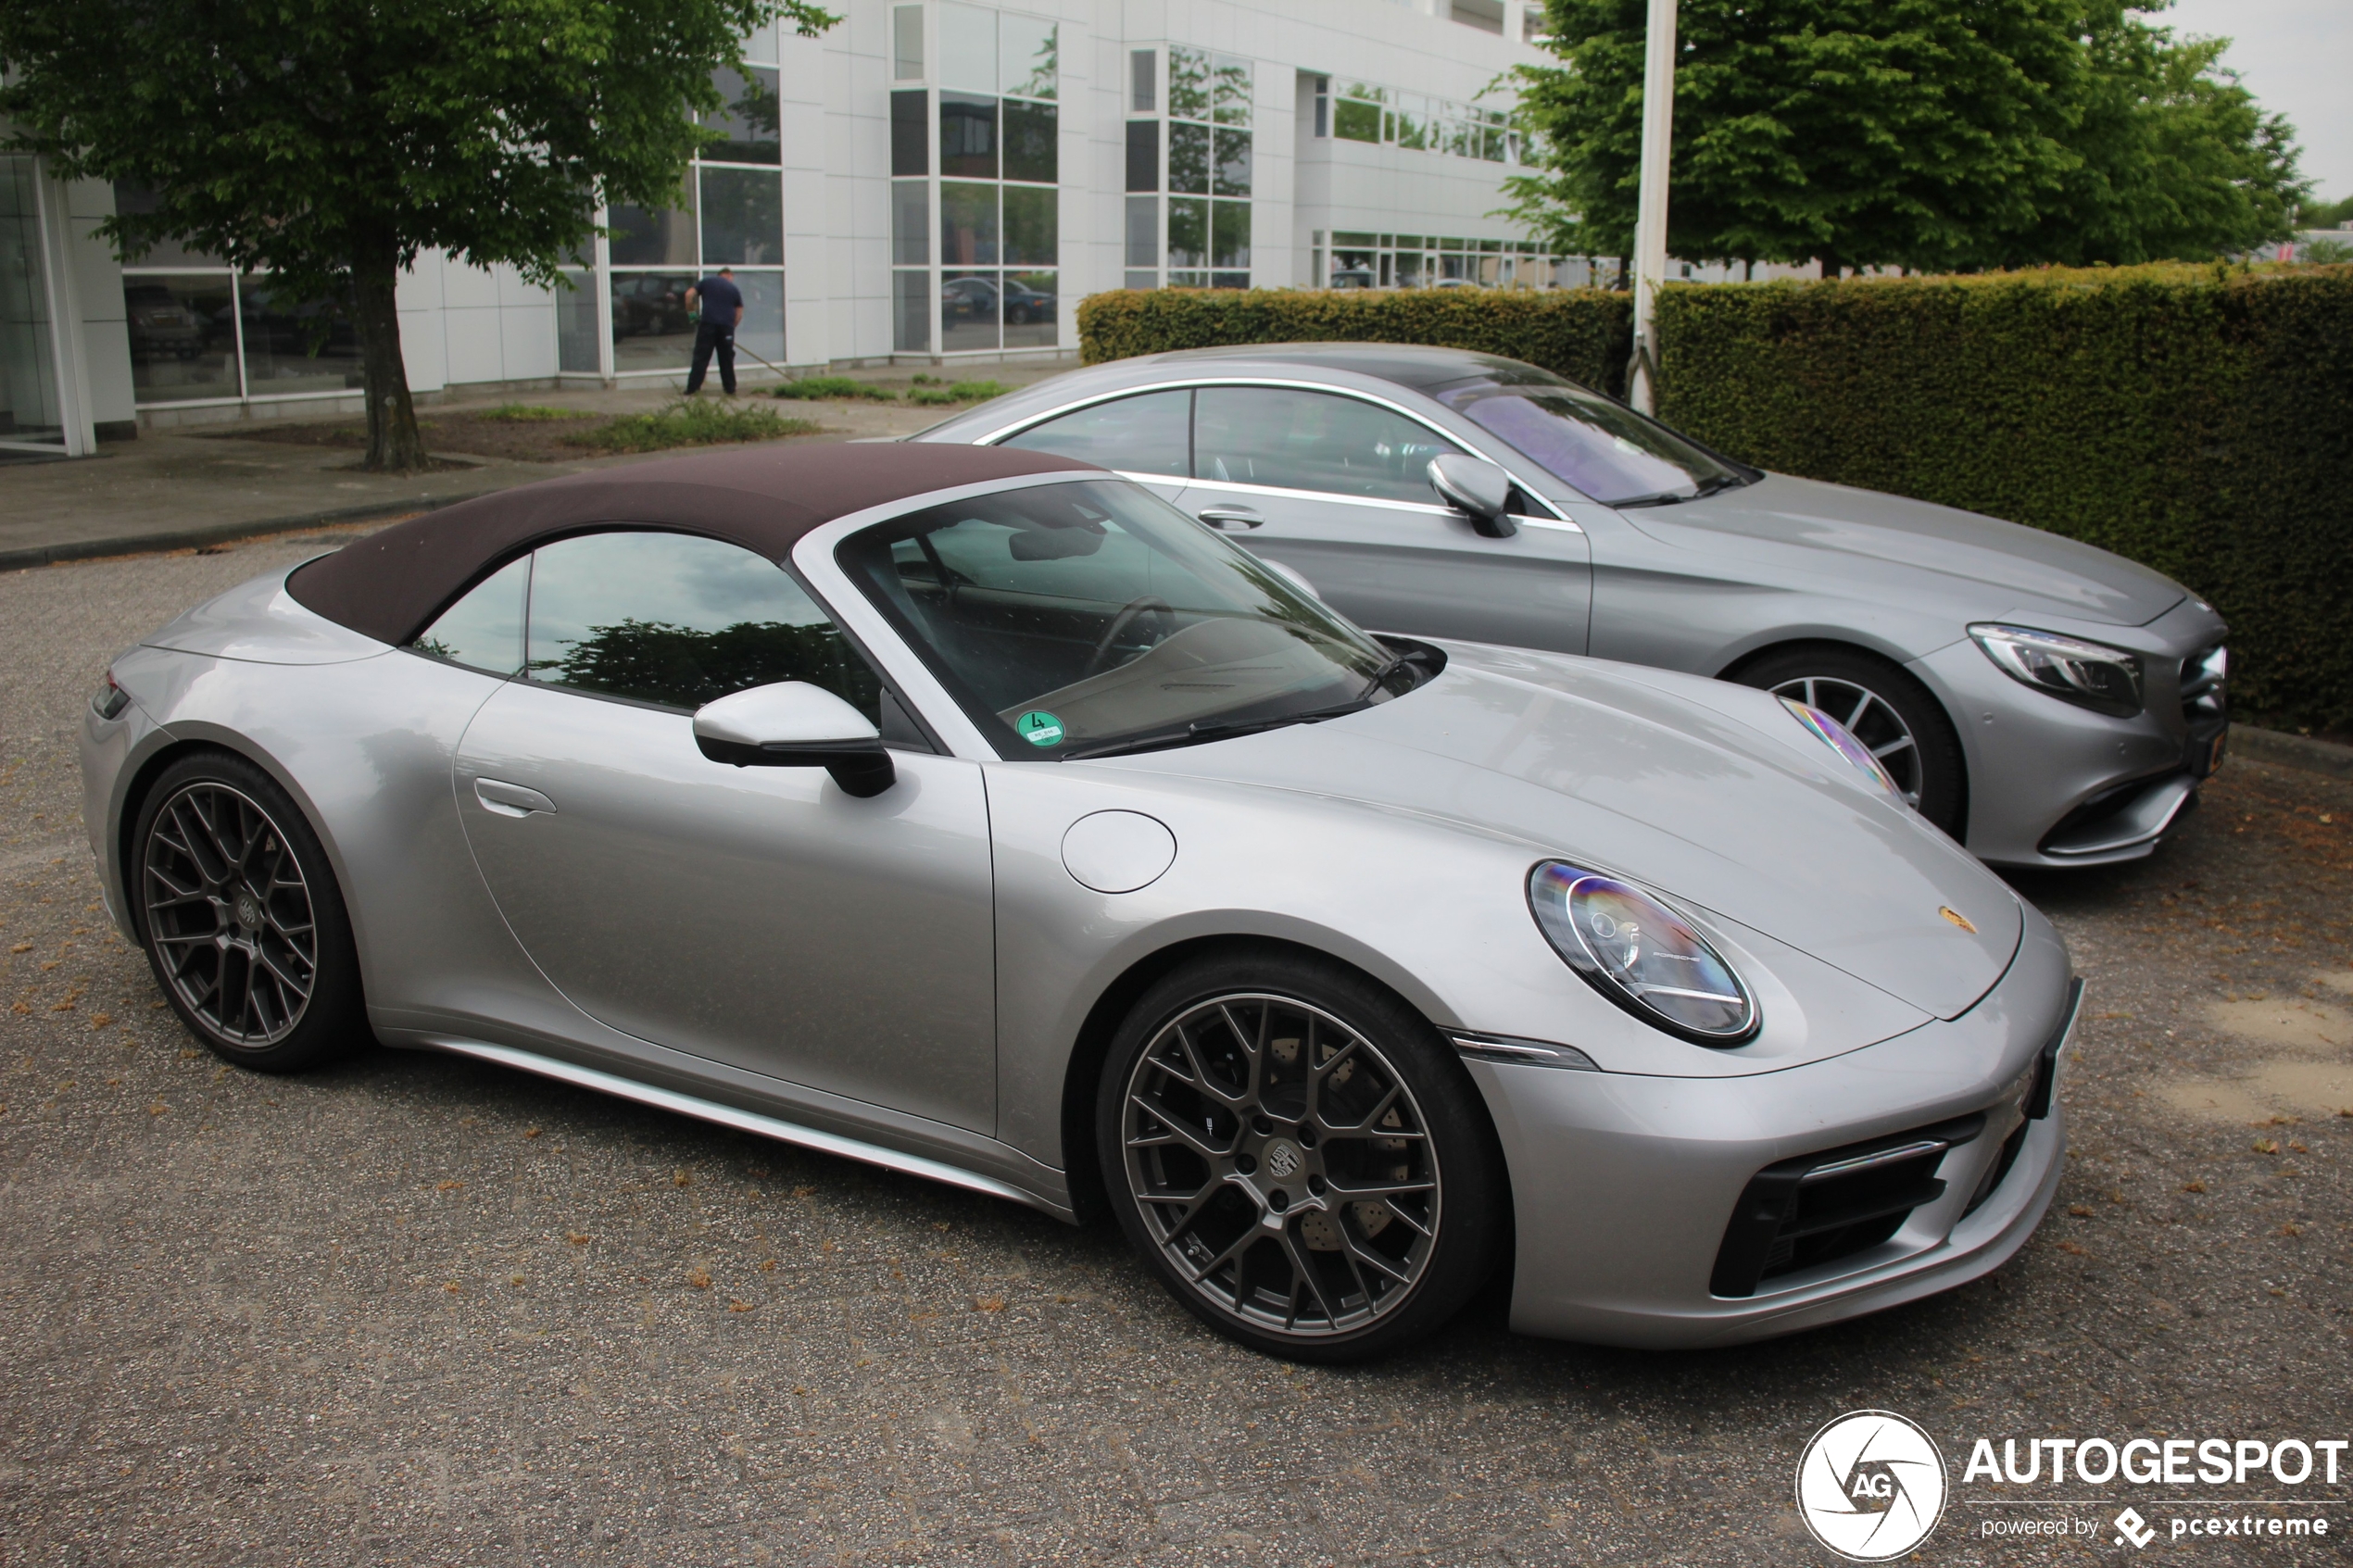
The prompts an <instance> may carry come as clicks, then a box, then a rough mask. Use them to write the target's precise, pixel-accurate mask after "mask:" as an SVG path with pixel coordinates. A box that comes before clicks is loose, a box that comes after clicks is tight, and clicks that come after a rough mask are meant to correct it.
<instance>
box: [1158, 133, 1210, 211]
mask: <svg viewBox="0 0 2353 1568" xmlns="http://www.w3.org/2000/svg"><path fill="white" fill-rule="evenodd" d="M1168 188H1169V189H1170V190H1172V191H1177V192H1181V193H1183V194H1186V195H1189V196H1205V195H1207V194H1209V127H1208V126H1206V125H1181V124H1176V125H1171V126H1169V128H1168Z"/></svg>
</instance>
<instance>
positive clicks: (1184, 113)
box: [1168, 48, 1209, 119]
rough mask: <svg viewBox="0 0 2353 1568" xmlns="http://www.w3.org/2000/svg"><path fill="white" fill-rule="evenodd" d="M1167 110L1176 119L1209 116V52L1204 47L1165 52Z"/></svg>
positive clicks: (1205, 117)
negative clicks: (1166, 63) (1166, 53)
mask: <svg viewBox="0 0 2353 1568" xmlns="http://www.w3.org/2000/svg"><path fill="white" fill-rule="evenodd" d="M1168 112H1169V113H1170V114H1172V115H1175V116H1176V118H1177V119H1208V118H1209V55H1208V53H1207V52H1206V51H1205V50H1201V49H1181V48H1179V49H1171V50H1169V51H1168Z"/></svg>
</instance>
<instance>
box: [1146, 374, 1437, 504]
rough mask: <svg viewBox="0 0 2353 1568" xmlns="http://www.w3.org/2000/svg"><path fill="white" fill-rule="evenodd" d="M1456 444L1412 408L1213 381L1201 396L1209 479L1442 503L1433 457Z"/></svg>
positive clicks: (1197, 428)
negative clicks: (1432, 477)
mask: <svg viewBox="0 0 2353 1568" xmlns="http://www.w3.org/2000/svg"><path fill="white" fill-rule="evenodd" d="M1454 450H1456V447H1455V446H1454V445H1453V443H1452V442H1449V441H1447V440H1446V439H1444V438H1443V437H1442V436H1440V435H1438V434H1436V433H1433V432H1432V431H1430V430H1429V429H1428V427H1427V426H1424V425H1420V424H1417V423H1416V422H1415V421H1414V420H1409V419H1407V418H1406V417H1405V416H1404V415H1403V414H1397V413H1391V412H1390V410H1389V409H1387V408H1377V407H1375V406H1374V405H1372V404H1370V403H1364V402H1359V401H1358V400H1357V399H1355V398H1353V397H1342V396H1337V395H1332V394H1329V393H1322V392H1300V391H1294V390H1292V389H1290V388H1288V387H1255V386H1205V387H1202V389H1201V392H1200V394H1199V395H1198V396H1197V397H1196V398H1195V400H1194V404H1193V472H1194V474H1195V475H1196V476H1197V477H1199V478H1202V479H1209V480H1219V479H1224V480H1233V481H1236V482H1238V483H1244V484H1274V485H1280V486H1282V487H1284V488H1286V489H1291V490H1319V491H1325V492H1328V493H1330V494H1333V495H1377V496H1381V497H1384V498H1386V499H1389V500H1392V501H1428V502H1429V503H1430V504H1432V505H1433V506H1434V505H1436V504H1437V496H1436V495H1435V494H1434V493H1433V492H1432V491H1431V490H1430V487H1429V460H1430V459H1431V458H1435V457H1437V456H1439V455H1440V454H1441V453H1445V452H1452V451H1454Z"/></svg>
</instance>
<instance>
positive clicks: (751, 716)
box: [695, 681, 899, 798]
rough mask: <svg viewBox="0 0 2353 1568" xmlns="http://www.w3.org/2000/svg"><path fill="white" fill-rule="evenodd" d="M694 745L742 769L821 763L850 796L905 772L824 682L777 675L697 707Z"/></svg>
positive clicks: (874, 790) (879, 788)
mask: <svg viewBox="0 0 2353 1568" xmlns="http://www.w3.org/2000/svg"><path fill="white" fill-rule="evenodd" d="M695 744H696V745H697V746H700V747H701V748H702V754H703V755H704V756H705V757H708V758H710V759H711V760H712V761H713V762H731V763H733V764H735V765H736V767H738V768H823V769H824V770H825V771H827V772H828V773H831V774H832V775H833V776H834V783H836V784H839V785H841V789H842V793H843V794H844V795H854V796H857V797H860V798H864V797H868V796H875V795H880V794H881V793H882V792H883V791H884V790H887V789H888V788H889V787H890V786H891V785H892V784H895V783H897V782H898V779H899V770H898V769H897V768H895V767H893V766H892V765H891V760H890V753H889V752H887V751H886V750H884V749H883V743H882V733H881V732H880V731H878V730H876V729H875V726H874V725H873V724H872V723H870V722H868V721H867V719H866V716H865V715H864V714H863V713H861V712H859V711H858V709H854V708H852V707H850V706H849V704H848V703H846V702H844V701H842V700H841V698H839V697H837V696H834V694H833V693H831V692H829V691H827V690H825V689H824V687H823V686H812V685H811V684H809V683H808V682H806V681H779V682H777V683H776V684H774V685H768V686H753V687H751V688H750V689H749V690H747V691H740V692H731V693H729V694H728V695H727V696H723V697H721V698H720V699H719V700H718V701H716V702H708V703H705V704H704V705H703V706H702V707H700V708H698V709H696V710H695Z"/></svg>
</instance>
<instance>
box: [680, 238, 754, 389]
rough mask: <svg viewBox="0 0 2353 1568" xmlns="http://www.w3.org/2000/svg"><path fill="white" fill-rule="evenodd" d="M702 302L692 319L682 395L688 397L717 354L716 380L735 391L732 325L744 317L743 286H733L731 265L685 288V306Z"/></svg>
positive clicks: (693, 305) (736, 324)
mask: <svg viewBox="0 0 2353 1568" xmlns="http://www.w3.org/2000/svg"><path fill="white" fill-rule="evenodd" d="M698 299H699V300H700V301H701V302H702V319H701V320H698V321H697V322H696V323H695V362H694V364H693V366H692V367H690V368H689V369H688V370H687V371H686V395H687V396H689V397H692V396H693V395H695V394H696V393H698V392H700V391H701V390H702V378H703V373H704V372H705V371H707V370H710V369H711V353H712V351H713V350H714V349H715V350H717V352H718V355H719V384H720V385H721V386H724V387H725V388H726V389H727V395H728V396H730V397H733V396H734V395H736V327H737V326H739V325H741V324H742V322H743V319H744V294H743V290H741V289H739V288H737V287H736V272H735V269H733V268H732V267H722V268H721V269H720V270H718V271H717V272H715V273H713V274H712V275H711V276H710V277H708V278H704V279H702V280H701V281H700V282H697V283H696V284H695V286H694V287H693V288H690V289H688V290H687V291H686V308H687V309H688V310H692V309H694V308H695V303H696V301H697V300H698Z"/></svg>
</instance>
